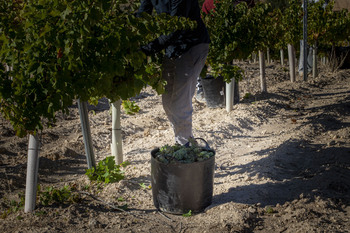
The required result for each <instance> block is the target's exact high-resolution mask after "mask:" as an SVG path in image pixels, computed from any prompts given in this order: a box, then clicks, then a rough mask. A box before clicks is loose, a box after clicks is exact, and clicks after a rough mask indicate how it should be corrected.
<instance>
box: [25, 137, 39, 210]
mask: <svg viewBox="0 0 350 233" xmlns="http://www.w3.org/2000/svg"><path fill="white" fill-rule="evenodd" d="M39 149H40V142H39V139H38V135H32V134H30V135H29V143H28V158H27V161H28V162H27V177H26V193H25V204H24V212H25V213H29V212H33V211H34V209H35V202H36V192H37V185H38V169H39Z"/></svg>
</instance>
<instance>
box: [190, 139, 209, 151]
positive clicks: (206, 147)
mask: <svg viewBox="0 0 350 233" xmlns="http://www.w3.org/2000/svg"><path fill="white" fill-rule="evenodd" d="M193 139H194V140H201V141H203V142H204V143H205V147H204V148H205V149H206V150H212V149H211V148H210V146H209V144H208V142H207V141H206V140H205V139H203V138H193ZM190 144H191V142H190V141H188V142H187V143H186V144H185V147H189V146H190Z"/></svg>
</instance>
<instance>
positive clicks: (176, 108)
mask: <svg viewBox="0 0 350 233" xmlns="http://www.w3.org/2000/svg"><path fill="white" fill-rule="evenodd" d="M208 51H209V44H199V45H196V46H194V47H193V48H191V49H190V50H189V51H188V52H186V53H185V54H183V55H182V56H181V57H179V58H177V59H176V60H175V61H172V60H170V59H165V61H164V64H163V77H164V78H165V80H166V81H167V85H166V87H165V93H164V94H163V96H162V100H163V108H164V110H165V113H166V114H167V116H168V119H169V121H170V122H171V124H172V126H173V129H174V133H175V142H176V143H179V144H185V143H187V141H188V138H189V137H193V135H192V112H193V108H192V98H193V96H194V94H195V91H196V82H197V77H198V76H199V74H200V72H201V71H202V68H203V67H204V64H205V60H206V57H207V54H208Z"/></svg>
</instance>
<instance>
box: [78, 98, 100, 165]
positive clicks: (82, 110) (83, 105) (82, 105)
mask: <svg viewBox="0 0 350 233" xmlns="http://www.w3.org/2000/svg"><path fill="white" fill-rule="evenodd" d="M78 108H79V115H80V123H81V129H82V132H83V138H84V145H85V153H86V160H87V165H88V168H89V169H90V168H92V167H96V161H95V155H94V149H93V145H92V139H91V132H90V124H89V115H88V108H87V102H82V101H81V100H80V99H79V100H78Z"/></svg>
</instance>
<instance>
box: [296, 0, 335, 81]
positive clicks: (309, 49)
mask: <svg viewBox="0 0 350 233" xmlns="http://www.w3.org/2000/svg"><path fill="white" fill-rule="evenodd" d="M318 1H319V0H309V1H308V2H310V3H316V2H318ZM328 2H329V0H326V1H325V2H324V5H323V7H326V6H327V4H328ZM302 7H303V8H304V3H302ZM316 49H317V48H316ZM313 51H314V48H313V47H312V46H311V45H308V44H307V45H306V53H307V62H306V64H307V74H308V75H309V74H311V72H312V67H313ZM298 72H299V76H304V40H300V56H299V67H298Z"/></svg>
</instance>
